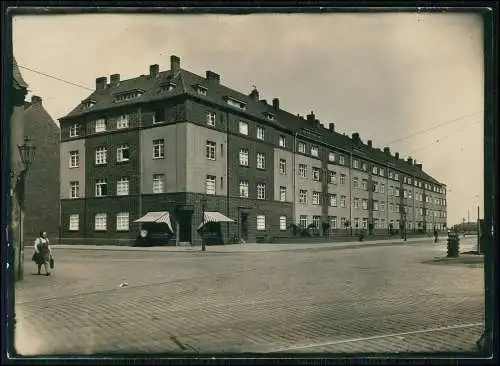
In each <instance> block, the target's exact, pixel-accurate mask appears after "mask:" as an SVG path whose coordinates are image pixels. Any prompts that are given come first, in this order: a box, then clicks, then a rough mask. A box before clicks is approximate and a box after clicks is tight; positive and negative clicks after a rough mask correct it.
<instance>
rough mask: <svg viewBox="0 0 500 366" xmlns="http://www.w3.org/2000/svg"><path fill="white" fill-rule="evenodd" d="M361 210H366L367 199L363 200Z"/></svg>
mask: <svg viewBox="0 0 500 366" xmlns="http://www.w3.org/2000/svg"><path fill="white" fill-rule="evenodd" d="M363 210H368V200H367V199H364V200H363Z"/></svg>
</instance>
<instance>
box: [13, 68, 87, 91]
mask: <svg viewBox="0 0 500 366" xmlns="http://www.w3.org/2000/svg"><path fill="white" fill-rule="evenodd" d="M18 66H19V67H20V68H22V69H25V70H28V71H31V72H34V73H36V74H40V75H43V76H46V77H49V78H51V79H55V80H58V81H61V82H63V83H66V84H69V85H73V86H76V87H79V88H82V89H85V90H89V91H94V89H92V88H88V87H86V86H84V85H81V84H78V83H75V82H72V81H68V80H65V79H62V78H60V77H57V76H54V75H50V74H47V73H45V72H41V71H38V70H34V69H32V68H30V67H26V66H21V65H18Z"/></svg>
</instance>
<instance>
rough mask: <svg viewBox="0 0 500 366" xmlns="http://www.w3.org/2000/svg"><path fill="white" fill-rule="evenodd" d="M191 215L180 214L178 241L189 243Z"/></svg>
mask: <svg viewBox="0 0 500 366" xmlns="http://www.w3.org/2000/svg"><path fill="white" fill-rule="evenodd" d="M191 221H192V216H191V213H185V214H181V215H180V217H179V241H180V242H191V238H192V236H191Z"/></svg>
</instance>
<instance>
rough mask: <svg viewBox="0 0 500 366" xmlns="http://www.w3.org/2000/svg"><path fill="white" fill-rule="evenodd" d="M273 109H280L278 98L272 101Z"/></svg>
mask: <svg viewBox="0 0 500 366" xmlns="http://www.w3.org/2000/svg"><path fill="white" fill-rule="evenodd" d="M273 108H274V109H276V110H279V109H280V100H279V99H278V98H274V99H273Z"/></svg>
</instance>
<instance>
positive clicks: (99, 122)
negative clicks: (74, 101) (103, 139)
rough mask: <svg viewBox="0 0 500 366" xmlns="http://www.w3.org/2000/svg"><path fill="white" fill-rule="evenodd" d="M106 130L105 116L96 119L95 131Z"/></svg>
mask: <svg viewBox="0 0 500 366" xmlns="http://www.w3.org/2000/svg"><path fill="white" fill-rule="evenodd" d="M105 131H106V120H105V119H104V118H101V119H98V120H96V121H95V132H96V133H99V132H105Z"/></svg>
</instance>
